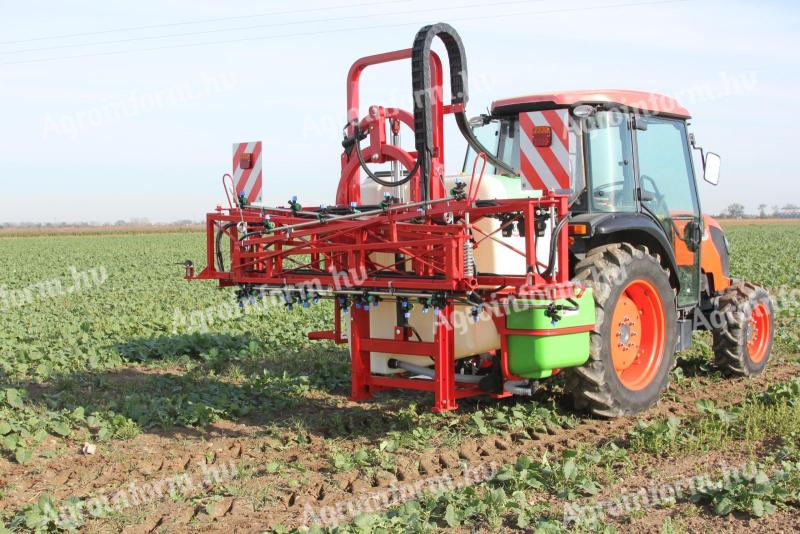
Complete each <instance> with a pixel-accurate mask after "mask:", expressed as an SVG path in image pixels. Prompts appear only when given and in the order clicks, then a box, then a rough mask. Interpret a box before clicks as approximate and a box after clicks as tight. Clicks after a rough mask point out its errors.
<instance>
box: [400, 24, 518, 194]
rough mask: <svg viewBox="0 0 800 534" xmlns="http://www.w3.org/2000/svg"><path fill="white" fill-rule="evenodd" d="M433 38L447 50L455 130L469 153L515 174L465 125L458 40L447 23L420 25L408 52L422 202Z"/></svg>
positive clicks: (429, 147) (429, 146)
mask: <svg viewBox="0 0 800 534" xmlns="http://www.w3.org/2000/svg"><path fill="white" fill-rule="evenodd" d="M434 37H439V38H440V39H441V40H442V42H443V43H444V46H445V48H446V50H447V58H448V61H449V63H450V103H451V104H452V105H453V106H457V107H460V108H461V111H457V112H455V117H456V123H457V124H458V129H459V130H460V131H461V134H462V135H463V136H464V138H465V139H466V140H467V143H468V144H469V146H470V147H472V149H473V150H475V151H476V152H477V153H481V152H482V153H484V154H486V157H487V159H488V160H489V162H491V163H492V164H493V165H495V166H496V167H498V168H500V169H502V170H504V171H505V172H507V173H508V174H511V175H514V174H516V172H515V171H514V170H513V169H512V168H511V167H509V166H508V165H507V164H506V163H504V162H502V161H500V160H498V159H497V158H496V157H495V156H494V155H493V154H492V153H491V152H490V151H489V150H488V149H487V148H486V147H484V146H483V145H482V144H481V142H480V141H478V139H477V138H475V135H474V134H473V133H472V128H470V126H469V120H468V119H467V116H466V113H465V111H464V108H465V106H466V105H467V102H468V100H469V88H468V80H467V55H466V52H465V50H464V43H463V42H462V41H461V37H460V36H459V35H458V33H457V32H456V30H455V29H453V27H452V26H450V25H449V24H445V23H442V22H440V23H438V24H432V25H428V26H423V27H422V28H421V29H420V30H419V31H418V32H417V35H416V37H415V38H414V45H413V47H412V53H411V84H412V97H413V99H414V135H415V145H416V149H417V162H418V163H419V168H420V182H421V186H422V187H421V189H422V199H423V200H428V199H429V195H430V187H429V186H430V173H431V157H432V155H433V151H434V145H433V116H432V113H431V93H432V92H433V88H432V87H431V44H432V42H433V39H434Z"/></svg>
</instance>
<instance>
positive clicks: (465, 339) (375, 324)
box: [361, 174, 550, 374]
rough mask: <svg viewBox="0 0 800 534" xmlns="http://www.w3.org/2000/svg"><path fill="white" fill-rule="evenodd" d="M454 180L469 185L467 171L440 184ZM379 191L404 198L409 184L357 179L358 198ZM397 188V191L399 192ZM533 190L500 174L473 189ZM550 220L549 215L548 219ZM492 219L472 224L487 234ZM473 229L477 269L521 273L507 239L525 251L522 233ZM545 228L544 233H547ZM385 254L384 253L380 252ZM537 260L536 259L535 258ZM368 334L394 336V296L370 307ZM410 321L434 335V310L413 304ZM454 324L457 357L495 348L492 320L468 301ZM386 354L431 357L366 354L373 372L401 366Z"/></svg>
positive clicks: (543, 250) (544, 251)
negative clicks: (477, 315) (475, 314)
mask: <svg viewBox="0 0 800 534" xmlns="http://www.w3.org/2000/svg"><path fill="white" fill-rule="evenodd" d="M456 180H460V181H462V182H466V184H467V185H466V189H467V190H469V185H470V184H469V182H470V176H469V175H463V174H461V175H456V176H449V177H447V178H445V184H444V185H445V190H446V191H449V190H450V189H452V188H453V187H455V185H456ZM384 193H391V194H392V195H393V196H395V197H400V198H402V199H405V200H407V199H408V197H409V194H408V185H405V186H401V187H400V188H389V187H385V186H382V185H380V184H378V183H376V182H374V181H372V180H370V179H369V178H367V179H365V180H364V181H363V182H362V183H361V200H362V202H363V203H364V204H378V203H380V202H381V201H382V200H383V198H384ZM398 193H399V194H398ZM535 195H538V192H536V191H523V190H522V188H521V187H520V179H519V178H508V177H505V176H496V175H484V177H483V180H481V182H480V187H479V189H478V192H477V194H476V198H477V199H479V200H490V199H502V198H524V197H527V196H535ZM548 222H549V221H548ZM501 224H502V223H501V222H500V221H499V220H497V219H490V218H485V219H481V220H480V221H478V222H477V223H476V225H475V226H476V227H477V229H479V230H480V232H483V233H484V234H492V232H494V231H495V230H497V229H498V228H499V227H500V226H501ZM480 232H476V233H475V236H474V237H475V241H476V243H477V246H476V247H475V248H474V256H475V266H476V269H477V271H478V272H480V273H484V274H485V273H494V274H505V275H509V274H513V275H523V274H525V258H524V257H523V256H521V255H520V254H518V253H516V252H514V250H512V249H511V248H508V247H507V246H504V244H505V245H509V246H511V247H513V248H515V249H517V250H520V251H523V252H524V251H525V239H524V238H523V237H520V236H519V235H518V233H516V232H515V235H512V236H509V237H503V235H502V232H497V233H496V234H493V235H492V237H491V238H487V237H486V236H485V235H481V233H480ZM549 234H550V232H549V228H548V230H547V231H546V232H545V235H546V236H548V237H549ZM536 248H537V254H536V255H537V257H538V258H547V257H548V248H549V239H548V238H547V237H546V238H544V239H542V238H539V239H538V240H537V247H536ZM381 256H384V257H381ZM375 260H376V261H378V262H380V263H382V264H384V265H388V264H392V263H394V259H393V258H390V257H389V255H388V254H380V253H378V254H376V255H375ZM540 261H541V260H540ZM369 315H370V337H373V338H381V339H394V329H395V327H396V325H397V312H396V307H395V304H394V303H393V302H384V303H381V304H380V305H379V306H377V307H375V308H372V309H371V310H370V313H369ZM408 323H409V326H411V327H412V328H414V330H415V331H416V332H417V333H418V334H419V336H420V338H421V339H422V341H426V342H431V341H433V337H434V311H433V309H431V310H429V311H428V313H423V310H422V306H420V305H419V304H416V303H415V304H414V307H413V308H412V310H411V313H410V317H409V319H408ZM453 326H454V328H455V353H456V358H464V357H468V356H472V355H475V354H482V353H486V352H489V351H493V350H497V349H499V348H500V336H499V334H498V333H497V330H496V329H495V326H494V322H493V321H491V320H480V321H477V322H476V321H474V320H473V319H472V313H471V307H469V306H465V305H458V304H457V305H456V306H455V310H454V318H453ZM389 358H395V359H399V360H403V361H407V362H409V363H414V364H417V365H425V366H427V365H431V364H432V363H433V360H432V359H431V358H429V357H427V356H408V355H401V354H388V353H383V352H373V353H372V354H371V367H372V372H373V373H377V374H389V373H396V372H400V370H396V369H389V367H388V365H387V362H388V360H389Z"/></svg>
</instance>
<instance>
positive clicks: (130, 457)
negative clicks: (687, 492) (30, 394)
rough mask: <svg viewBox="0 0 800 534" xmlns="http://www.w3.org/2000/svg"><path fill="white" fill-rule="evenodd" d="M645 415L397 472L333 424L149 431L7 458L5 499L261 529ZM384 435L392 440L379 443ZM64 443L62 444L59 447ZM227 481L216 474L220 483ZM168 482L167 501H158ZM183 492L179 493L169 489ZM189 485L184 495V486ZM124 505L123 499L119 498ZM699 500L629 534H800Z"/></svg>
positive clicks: (204, 527)
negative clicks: (91, 502) (91, 447)
mask: <svg viewBox="0 0 800 534" xmlns="http://www.w3.org/2000/svg"><path fill="white" fill-rule="evenodd" d="M796 376H798V366H797V364H796V363H783V362H781V361H776V362H774V363H773V364H771V367H770V368H768V370H767V372H766V373H765V374H764V375H763V376H762V377H760V378H759V379H758V380H754V381H747V380H722V381H719V380H716V381H715V380H710V379H708V378H705V377H702V376H701V377H694V378H690V379H687V380H685V381H683V382H682V384H681V385H680V386H676V387H673V388H672V390H671V392H670V394H668V395H667V396H666V397H665V399H664V400H663V401H662V402H661V403H659V405H658V406H656V407H655V408H653V409H652V410H650V411H648V412H647V413H646V414H643V415H642V416H641V418H645V419H650V418H654V417H659V416H664V415H668V414H674V415H680V416H682V417H684V416H687V415H690V414H692V413H695V412H696V409H695V406H694V404H695V402H696V401H697V400H699V399H713V400H714V401H715V402H717V403H718V404H730V403H736V402H739V401H740V400H741V399H742V398H743V397H744V392H745V391H746V390H747V388H753V389H756V390H762V389H765V388H766V387H768V386H769V385H770V384H773V383H776V382H781V381H785V380H788V379H791V378H793V377H796ZM382 402H383V401H382V400H378V401H375V402H373V403H369V404H356V403H351V402H349V401H347V400H345V399H343V398H339V397H331V399H328V400H327V401H326V402H325V403H320V404H318V406H319V409H320V410H323V413H322V416H323V418H324V416H326V415H327V414H326V413H325V411H327V412H329V415H330V417H334V416H336V415H341V414H343V413H347V412H348V411H349V410H356V409H357V410H358V413H359V417H360V418H362V419H366V420H369V418H370V417H376V418H378V417H381V416H382V415H381V403H382ZM638 420H639V419H637V418H623V419H615V420H598V419H590V418H585V419H582V420H580V422H579V423H578V424H577V425H576V426H575V427H574V428H567V429H550V430H548V432H545V433H536V434H534V435H532V437H530V438H529V437H525V436H522V435H517V434H514V435H507V434H498V435H494V436H489V437H483V438H480V439H473V438H467V439H464V440H463V441H461V442H460V443H459V444H457V445H456V446H454V447H442V448H439V449H437V450H429V451H422V452H415V451H405V450H403V449H400V450H398V451H397V452H396V453H394V458H395V462H394V465H393V467H392V468H391V469H390V470H381V469H371V470H367V471H365V470H363V469H362V470H359V469H355V468H354V469H350V470H344V471H337V470H335V469H333V467H332V466H331V462H330V455H331V451H332V448H333V447H335V448H336V449H337V450H345V451H347V450H350V451H352V450H355V449H358V448H360V447H363V446H365V445H369V446H371V447H373V448H374V447H377V446H378V444H379V443H380V439H375V438H374V437H370V438H365V437H364V436H363V435H362V436H359V437H358V438H357V439H353V440H346V439H334V440H331V439H326V437H325V434H326V432H325V430H324V429H316V428H306V429H305V431H304V432H302V433H297V434H295V433H293V431H291V430H288V429H284V430H283V431H281V432H280V433H279V434H278V435H275V433H266V432H265V431H264V428H263V427H261V426H259V425H257V424H244V423H241V422H222V423H219V424H216V425H214V426H212V427H211V428H209V429H208V430H207V431H205V432H195V431H183V432H171V433H167V432H163V433H144V434H142V435H140V436H139V437H137V438H135V439H133V440H130V441H115V442H112V443H110V444H107V445H103V446H102V447H99V449H98V452H97V454H94V455H84V454H81V453H80V451H79V448H80V447H79V445H78V446H76V447H75V449H74V450H67V451H61V453H59V454H56V455H55V456H54V457H52V458H50V459H38V460H36V461H35V462H34V463H32V464H29V465H25V466H22V465H18V464H15V463H10V462H8V461H6V460H0V481H2V482H0V496H1V502H2V507H3V508H4V509H5V510H18V509H20V508H22V507H24V506H26V505H28V504H30V503H33V502H36V500H37V499H38V497H39V496H40V495H41V494H44V493H47V494H49V495H51V496H52V497H53V499H54V500H55V501H56V503H59V502H62V501H63V500H64V499H66V498H68V497H70V496H76V497H79V498H87V497H90V496H95V495H98V494H103V495H106V496H107V497H109V498H112V496H119V495H120V491H121V490H124V492H125V495H126V497H127V499H128V501H127V503H129V504H130V506H127V507H125V508H124V509H123V511H122V512H116V513H114V514H112V515H111V516H110V517H105V518H101V519H96V520H92V521H89V523H88V525H87V527H85V529H86V531H98V532H99V531H102V532H107V531H123V532H131V533H133V532H136V533H139V532H142V533H144V532H160V531H169V532H184V531H204V532H260V531H263V530H266V529H268V528H269V527H271V526H274V525H277V524H281V525H284V526H287V527H296V526H300V525H302V524H303V523H304V516H305V514H306V512H307V511H308V510H311V509H314V510H316V509H320V508H322V507H326V506H335V505H336V504H338V503H341V502H343V501H350V500H354V499H358V498H360V497H364V496H368V495H370V494H374V493H378V492H381V491H385V490H386V489H387V488H391V487H396V486H398V485H407V484H413V483H414V482H417V481H421V480H425V479H428V478H430V477H433V476H439V475H444V474H449V475H451V476H452V477H453V478H458V477H461V476H462V473H463V471H462V463H463V462H466V463H468V464H470V465H473V466H477V465H485V464H488V463H490V462H494V463H495V465H498V466H499V465H501V464H504V463H510V462H513V461H515V459H516V458H517V457H518V456H519V455H522V454H525V455H528V456H530V457H532V458H538V457H541V456H542V454H544V453H545V451H549V453H551V454H552V453H556V454H557V453H559V452H560V451H562V450H564V449H566V448H573V447H575V446H576V445H578V444H579V443H596V444H602V443H604V442H607V441H610V440H613V439H619V438H620V437H622V436H623V435H624V434H625V433H626V432H627V431H629V430H630V429H631V428H632V427H633V426H634V425H635V424H636V422H637V421H638ZM379 438H380V437H379ZM51 445H53V447H55V443H53V444H51ZM725 454H726V455H727V456H724V455H723V456H720V455H716V456H715V455H713V454H712V455H689V456H686V457H681V458H680V459H675V458H666V459H663V461H660V462H659V463H657V464H654V465H649V466H648V469H647V472H644V471H642V470H637V471H635V472H633V473H631V474H630V476H628V477H626V478H625V479H623V480H620V481H619V484H618V485H617V486H615V487H614V488H607V489H606V490H605V491H621V489H622V488H626V487H638V486H641V485H646V482H647V480H648V479H649V478H652V476H653V473H659V472H663V473H666V474H668V475H669V476H692V475H693V474H695V473H696V471H698V470H702V469H704V468H707V467H708V466H709V465H712V464H714V463H719V461H721V460H724V461H725V462H727V463H728V464H729V465H733V464H735V463H736V461H737V459H738V456H737V455H738V454H740V453H739V452H737V451H726V452H725ZM215 477H216V478H215ZM154 485H156V488H157V487H158V486H159V485H160V488H161V491H162V493H163V495H164V496H163V497H162V498H158V499H153V500H151V499H149V498H148V495H152V494H153V493H152V492H153V490H154ZM170 489H173V490H175V491H173V492H172V495H171V496H168V495H167V494H168V493H169V490H170ZM177 490H180V491H177ZM112 502H114V501H113V500H112ZM696 508H697V507H696V506H695V505H692V504H681V503H678V504H676V505H674V506H672V507H669V508H658V509H654V510H648V511H647V513H646V514H644V515H643V516H641V517H639V516H637V517H633V518H621V519H619V520H618V522H619V523H620V525H621V526H624V527H625V528H624V530H625V531H629V532H658V531H660V528H661V524H662V522H663V520H664V518H665V517H667V516H670V517H673V518H680V520H681V524H682V525H683V526H684V528H685V529H686V530H688V531H690V532H711V531H714V532H745V531H756V532H795V531H800V517H798V514H797V513H796V511H791V510H790V511H780V512H777V513H775V514H772V515H771V516H768V517H767V518H764V519H759V520H752V519H748V518H742V517H737V516H735V515H731V516H728V517H716V516H713V515H712V514H709V513H708V512H707V511H704V510H702V509H701V510H700V511H699V513H698V512H697V510H696Z"/></svg>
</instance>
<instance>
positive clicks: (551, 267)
mask: <svg viewBox="0 0 800 534" xmlns="http://www.w3.org/2000/svg"><path fill="white" fill-rule="evenodd" d="M567 222H569V216H565V217H563V218H562V219H561V220H560V221H558V224H557V225H556V227H555V228H554V229H553V233H552V234H550V257H549V258H548V259H547V268H546V269H545V270H544V272H543V273H539V274H540V275H542V276H543V277H545V278H550V277H551V276H552V275H553V271H555V268H556V254H557V252H558V234H559V233H560V232H561V230H562V229H563V228H564V225H565V224H567Z"/></svg>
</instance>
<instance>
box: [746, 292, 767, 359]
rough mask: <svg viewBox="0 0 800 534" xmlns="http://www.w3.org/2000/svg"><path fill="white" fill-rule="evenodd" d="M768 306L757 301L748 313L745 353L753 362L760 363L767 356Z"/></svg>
mask: <svg viewBox="0 0 800 534" xmlns="http://www.w3.org/2000/svg"><path fill="white" fill-rule="evenodd" d="M769 319H770V317H769V308H767V306H766V305H764V304H763V303H761V302H759V303H758V304H756V305H755V307H754V308H753V311H752V312H751V313H750V325H749V330H748V333H747V354H748V355H750V359H751V360H752V361H753V362H754V363H760V362H761V361H763V360H764V358H765V357H766V356H767V346H768V345H769V339H770V335H771V331H770V330H771V327H772V326H771V325H770V320H769Z"/></svg>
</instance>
